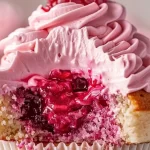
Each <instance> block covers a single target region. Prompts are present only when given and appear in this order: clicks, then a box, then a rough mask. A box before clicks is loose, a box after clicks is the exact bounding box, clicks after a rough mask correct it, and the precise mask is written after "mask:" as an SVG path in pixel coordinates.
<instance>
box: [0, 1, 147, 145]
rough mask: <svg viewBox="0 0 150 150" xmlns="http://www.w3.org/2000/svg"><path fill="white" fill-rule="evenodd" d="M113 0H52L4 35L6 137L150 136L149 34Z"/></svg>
mask: <svg viewBox="0 0 150 150" xmlns="http://www.w3.org/2000/svg"><path fill="white" fill-rule="evenodd" d="M124 18H125V10H124V8H123V7H122V6H121V5H120V4H118V3H115V2H111V1H107V2H106V1H95V2H91V1H90V2H88V1H84V0H83V1H73V2H70V1H66V2H64V1H63V2H61V1H51V2H50V3H49V4H48V5H47V6H46V7H43V6H39V7H38V8H37V10H36V11H34V12H33V13H32V15H31V16H30V17H29V26H28V27H26V28H21V29H17V30H16V31H15V32H13V33H11V34H10V35H9V36H8V37H7V38H6V39H3V40H2V41H0V49H1V51H0V52H1V55H0V56H1V64H0V93H1V97H0V116H1V117H0V139H1V140H6V141H18V142H21V141H24V142H31V141H33V142H36V143H39V142H43V143H49V142H52V143H59V142H64V143H71V142H76V143H82V142H83V141H86V142H88V143H89V144H92V143H93V142H94V141H97V142H98V143H99V144H101V145H104V144H107V145H108V144H111V145H117V146H120V145H122V144H132V143H134V144H137V143H145V142H150V121H149V117H150V76H149V74H150V67H149V65H150V61H149V59H150V41H149V39H148V38H146V37H145V36H144V35H141V34H139V33H138V32H137V31H136V28H135V27H134V26H133V25H131V24H130V23H129V22H127V21H125V20H124Z"/></svg>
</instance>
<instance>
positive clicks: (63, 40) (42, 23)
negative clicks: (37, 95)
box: [0, 2, 150, 95]
mask: <svg viewBox="0 0 150 150" xmlns="http://www.w3.org/2000/svg"><path fill="white" fill-rule="evenodd" d="M124 17H125V10H124V8H123V7H122V6H121V5H119V4H117V3H114V2H107V3H102V4H100V5H98V4H96V3H91V4H88V5H85V6H84V5H82V4H76V3H73V2H68V3H61V4H58V5H56V6H54V7H53V8H51V9H50V10H49V11H48V12H45V11H44V10H43V9H41V6H39V7H38V9H37V10H36V11H35V12H33V14H32V15H31V16H30V17H29V25H30V26H29V27H28V28H27V29H22V30H21V32H20V31H19V32H18V31H16V32H14V33H13V34H11V35H10V36H9V37H8V38H6V39H4V40H3V41H1V42H0V49H2V51H1V52H3V54H4V56H3V57H2V59H1V66H0V79H1V80H0V85H2V83H3V82H2V81H5V82H6V83H7V81H9V82H10V81H19V80H21V79H22V78H25V77H27V76H29V75H31V74H39V75H41V76H43V77H46V76H47V75H48V73H49V72H50V70H51V69H55V68H58V69H82V70H87V68H88V69H92V76H93V77H94V78H97V79H99V78H100V77H101V80H102V82H103V84H104V85H105V88H104V90H105V91H108V92H110V93H117V92H121V93H122V94H123V95H126V94H127V93H130V92H133V91H137V90H140V89H144V90H146V91H147V92H150V82H149V81H150V77H149V72H150V61H149V60H150V42H149V39H148V38H146V37H145V36H143V35H141V34H139V33H137V31H136V28H135V27H134V26H133V25H131V24H130V23H129V22H127V21H125V20H124ZM20 36H21V38H20ZM16 39H17V40H16ZM18 39H21V41H20V40H18ZM24 39H25V40H24ZM3 54H1V56H2V55H3ZM48 64H49V66H48ZM20 68H21V69H20ZM12 70H13V71H12ZM16 72H17V74H16ZM10 74H11V77H10ZM99 75H100V77H99ZM137 81H138V82H137Z"/></svg>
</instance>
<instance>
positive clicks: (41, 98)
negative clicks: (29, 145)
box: [14, 70, 108, 134]
mask: <svg viewBox="0 0 150 150" xmlns="http://www.w3.org/2000/svg"><path fill="white" fill-rule="evenodd" d="M30 81H34V83H35V85H34V86H33V85H32V86H30V87H28V88H27V89H25V88H23V87H20V88H18V89H17V90H16V92H14V94H15V96H16V98H17V101H16V103H17V104H16V105H17V106H19V108H20V113H21V117H20V120H21V121H23V122H26V123H27V122H31V123H32V126H33V127H35V128H40V129H41V130H47V131H48V132H52V133H59V134H63V133H69V132H71V131H73V130H76V129H78V128H79V127H80V126H81V125H82V124H83V123H84V118H86V116H87V115H88V114H89V113H90V112H91V111H92V110H93V108H92V106H93V105H92V104H93V103H96V106H97V107H98V108H99V109H101V108H102V107H106V106H108V104H107V97H104V96H102V95H101V92H100V91H101V89H102V88H103V86H102V85H101V84H97V82H96V80H95V81H92V79H91V78H85V77H84V74H83V73H82V72H81V73H74V72H71V71H69V70H53V71H51V73H50V75H49V77H48V78H47V79H44V78H39V77H34V76H33V77H31V78H29V79H28V82H30Z"/></svg>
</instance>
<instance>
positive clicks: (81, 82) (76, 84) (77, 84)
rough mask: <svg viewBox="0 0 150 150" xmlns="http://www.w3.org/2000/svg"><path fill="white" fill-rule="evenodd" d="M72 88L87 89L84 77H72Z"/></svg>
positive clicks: (77, 89)
mask: <svg viewBox="0 0 150 150" xmlns="http://www.w3.org/2000/svg"><path fill="white" fill-rule="evenodd" d="M72 88H73V91H74V92H80V91H87V90H88V82H87V80H86V79H85V78H79V77H77V78H76V79H73V81H72Z"/></svg>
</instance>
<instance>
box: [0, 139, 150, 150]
mask: <svg viewBox="0 0 150 150" xmlns="http://www.w3.org/2000/svg"><path fill="white" fill-rule="evenodd" d="M0 150H150V143H144V144H136V145H135V144H133V145H124V146H122V147H113V146H108V145H105V146H104V145H103V146H102V145H100V144H99V143H98V142H94V143H93V145H89V144H88V143H86V142H83V143H82V144H81V145H77V144H76V143H74V142H73V143H71V144H69V145H66V144H65V143H59V144H58V145H57V146H56V145H54V144H53V143H49V144H47V146H45V147H44V146H43V144H42V143H40V144H37V145H35V144H34V143H32V144H30V145H28V146H27V145H26V146H24V147H23V148H18V147H17V144H16V143H15V142H6V141H0Z"/></svg>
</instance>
